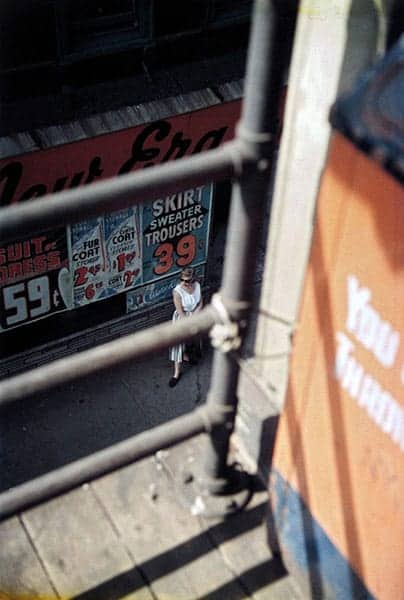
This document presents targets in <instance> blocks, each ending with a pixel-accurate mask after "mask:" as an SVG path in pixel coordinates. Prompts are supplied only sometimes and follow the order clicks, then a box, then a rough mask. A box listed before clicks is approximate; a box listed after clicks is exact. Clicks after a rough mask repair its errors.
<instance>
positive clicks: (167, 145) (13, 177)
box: [0, 100, 241, 206]
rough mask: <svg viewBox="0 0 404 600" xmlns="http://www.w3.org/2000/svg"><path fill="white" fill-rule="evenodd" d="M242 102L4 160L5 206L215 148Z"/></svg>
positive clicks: (0, 186)
mask: <svg viewBox="0 0 404 600" xmlns="http://www.w3.org/2000/svg"><path fill="white" fill-rule="evenodd" d="M240 106H241V101H240V100H236V101H232V102H228V103H225V104H219V105H215V106H211V107H209V108H206V109H201V110H198V111H194V112H192V113H187V114H183V115H177V116H174V117H171V118H168V119H162V120H160V121H155V122H153V123H148V124H146V125H140V126H137V127H131V128H129V129H125V130H122V131H118V132H114V133H108V134H105V135H98V136H96V137H93V138H88V139H85V140H80V141H78V142H73V143H69V144H63V145H61V146H57V147H55V148H52V149H49V150H42V151H38V152H32V153H29V154H25V155H22V156H18V157H15V158H12V159H7V160H4V161H1V162H0V205H1V206H6V205H8V204H12V203H15V202H23V201H25V200H28V199H31V198H35V197H39V196H44V195H45V194H49V193H53V192H59V191H61V190H64V189H68V188H74V187H78V186H80V185H83V184H88V183H92V182H93V181H97V180H100V179H105V178H107V177H114V176H116V175H120V174H123V173H128V172H130V171H133V170H137V169H142V168H145V167H150V166H154V165H156V164H159V163H164V162H167V161H169V160H176V159H178V158H182V157H183V156H187V155H191V154H197V153H199V152H202V151H204V150H209V149H211V148H216V147H217V146H219V145H220V144H222V143H223V142H225V141H228V140H230V139H232V138H233V137H234V127H235V124H236V122H237V120H238V118H239V114H240Z"/></svg>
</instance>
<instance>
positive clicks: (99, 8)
mask: <svg viewBox="0 0 404 600" xmlns="http://www.w3.org/2000/svg"><path fill="white" fill-rule="evenodd" d="M58 16H59V24H60V25H59V29H60V32H61V34H62V35H61V38H62V44H61V46H62V47H61V55H62V61H63V60H69V59H70V60H71V59H74V58H82V57H84V58H85V57H86V56H96V55H99V54H106V53H108V52H111V51H112V50H114V51H116V50H117V49H120V48H122V50H125V49H127V48H130V47H134V46H137V45H140V44H142V43H144V41H145V31H146V30H147V26H146V25H147V24H146V11H145V10H144V2H143V0H114V2H111V1H110V0H86V2H78V1H77V0H66V1H65V2H64V3H61V5H60V7H59V15H58Z"/></svg>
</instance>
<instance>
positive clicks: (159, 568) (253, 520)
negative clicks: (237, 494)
mask: <svg viewBox="0 0 404 600" xmlns="http://www.w3.org/2000/svg"><path fill="white" fill-rule="evenodd" d="M267 515H268V503H267V502H262V503H260V504H258V505H257V506H255V507H254V508H251V509H249V510H246V511H245V512H243V513H239V514H238V515H236V516H233V517H231V518H229V519H226V520H225V521H222V522H220V523H218V524H215V525H213V526H211V527H209V528H207V529H206V530H204V531H203V532H201V533H200V534H198V535H196V536H194V537H192V538H190V539H188V540H186V541H185V542H183V543H181V544H178V545H176V546H173V547H172V548H170V550H167V551H166V552H162V553H160V554H158V555H157V556H155V557H153V558H151V559H149V560H147V561H144V562H143V563H141V564H139V565H137V566H135V567H134V568H133V569H130V570H128V571H125V572H124V573H120V574H119V575H116V576H115V577H112V578H111V579H108V580H107V581H104V582H103V583H101V584H100V585H97V586H96V587H93V588H91V589H89V590H87V591H85V592H83V593H81V594H78V595H76V596H75V597H74V598H72V600H99V599H100V598H103V600H106V599H108V600H118V599H119V598H122V597H125V596H127V595H128V594H130V593H133V592H135V591H136V590H138V589H141V588H142V587H145V586H151V585H152V584H153V582H155V581H157V580H158V579H161V578H163V577H165V576H167V575H170V574H172V573H174V572H175V571H179V570H180V569H182V568H184V567H186V566H187V565H189V564H190V563H192V562H193V561H196V560H197V559H199V558H201V557H203V556H204V555H207V554H208V553H210V552H212V551H214V550H216V549H217V547H220V545H221V544H222V543H225V542H228V541H230V540H232V539H234V538H236V537H238V536H241V535H243V534H244V533H247V532H249V531H251V530H252V529H255V528H256V527H259V526H260V525H262V524H263V522H264V521H265V520H266V518H267ZM221 567H222V565H218V568H221ZM286 575H287V572H286V570H285V568H284V566H283V564H282V561H281V560H280V558H279V557H274V558H272V559H269V560H265V561H262V562H261V563H259V564H257V565H256V566H254V567H252V568H250V569H247V570H245V571H244V572H242V573H240V574H238V575H237V576H234V577H233V579H231V580H230V581H229V582H226V583H225V584H223V585H222V586H220V587H219V588H217V589H215V590H213V591H212V592H209V593H208V594H206V595H204V596H202V597H201V599H202V598H203V600H222V599H223V598H226V600H236V599H239V598H242V597H249V596H250V595H251V593H253V592H255V591H258V590H259V589H261V588H263V587H264V586H266V585H269V584H270V583H272V582H274V581H276V580H278V579H281V578H282V577H285V576H286ZM244 592H245V595H244Z"/></svg>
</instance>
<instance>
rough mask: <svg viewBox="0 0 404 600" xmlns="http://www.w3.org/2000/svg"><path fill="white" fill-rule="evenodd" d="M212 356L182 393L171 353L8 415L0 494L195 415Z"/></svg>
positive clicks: (1, 427) (0, 452)
mask: <svg viewBox="0 0 404 600" xmlns="http://www.w3.org/2000/svg"><path fill="white" fill-rule="evenodd" d="M211 356H212V352H211V350H210V349H207V351H205V354H204V356H203V358H202V360H201V361H200V362H199V364H198V365H197V366H186V367H184V369H183V376H182V378H181V380H180V382H179V383H178V385H177V386H176V387H175V388H170V387H169V386H168V381H169V379H170V377H171V375H172V373H173V368H172V363H170V361H169V360H168V351H164V352H162V353H160V354H157V355H156V356H154V357H153V358H148V359H144V360H140V361H136V362H134V363H133V364H132V365H129V366H128V365H123V366H120V367H117V368H115V369H112V370H110V371H105V372H102V373H98V374H95V375H92V376H90V377H86V378H84V379H81V380H78V381H75V382H73V383H69V384H66V385H65V386H63V387H59V388H57V389H55V390H53V391H50V392H47V393H43V394H41V395H38V396H36V397H32V398H30V399H28V400H25V401H24V402H21V403H17V404H15V405H12V406H10V407H9V408H7V409H6V410H3V411H2V415H1V421H0V440H1V446H0V472H1V479H0V489H1V490H4V489H7V488H8V487H12V486H14V485H18V484H19V483H22V482H23V481H25V480H27V479H31V478H33V477H35V476H38V475H41V474H43V473H45V472H47V471H49V470H52V469H54V468H56V467H58V466H60V465H63V464H66V463H68V462H71V461H73V460H77V459H78V458H81V457H83V456H86V455H88V454H91V453H92V452H94V451H97V450H100V449H102V448H105V447H107V446H109V445H111V444H113V443H116V442H118V441H120V440H123V439H125V438H128V437H130V436H132V435H135V434H137V433H140V432H141V431H145V430H147V429H149V428H151V427H155V426H156V425H160V424H161V423H163V422H165V421H169V420H170V419H173V418H175V417H177V416H179V415H182V414H185V413H187V412H189V411H191V410H192V409H193V408H194V407H195V406H196V405H198V404H199V403H201V402H203V401H204V400H205V398H206V392H207V389H208V386H209V377H210V363H211Z"/></svg>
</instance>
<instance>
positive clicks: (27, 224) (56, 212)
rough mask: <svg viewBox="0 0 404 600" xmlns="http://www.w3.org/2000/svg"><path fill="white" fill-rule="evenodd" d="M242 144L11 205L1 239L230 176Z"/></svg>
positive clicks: (2, 219)
mask: <svg viewBox="0 0 404 600" xmlns="http://www.w3.org/2000/svg"><path fill="white" fill-rule="evenodd" d="M241 152H242V148H241V146H239V144H237V143H236V142H234V141H233V142H228V143H226V144H223V146H221V147H220V148H216V149H214V150H208V151H206V152H203V153H201V154H198V155H195V156H190V157H185V158H183V159H181V160H179V161H173V162H170V163H166V164H162V165H156V166H155V167H153V168H152V169H142V170H140V171H136V172H135V173H129V174H127V175H120V176H119V177H113V178H111V179H106V180H103V181H100V182H96V183H92V184H91V185H86V186H82V187H79V188H75V189H73V190H66V191H62V192H58V193H57V194H51V195H48V196H44V197H42V198H36V199H33V200H28V201H27V202H24V203H22V204H19V205H13V206H8V207H6V208H3V209H1V211H0V240H2V241H6V240H10V239H17V238H18V237H19V236H21V235H24V236H25V235H30V234H32V233H36V232H38V231H41V230H46V229H51V228H52V227H57V226H61V225H67V224H69V223H77V222H78V221H82V220H84V219H87V218H89V217H94V216H96V215H100V214H103V213H106V212H111V211H114V210H119V209H123V208H128V207H130V206H134V205H135V204H139V203H140V202H143V201H145V200H152V199H155V198H158V197H159V196H160V195H167V194H169V193H171V192H175V191H180V190H184V189H186V188H187V186H193V187H195V186H197V185H203V184H205V183H209V182H210V181H219V180H223V179H229V178H231V177H233V176H234V175H235V170H236V167H235V164H237V161H238V160H241Z"/></svg>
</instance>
